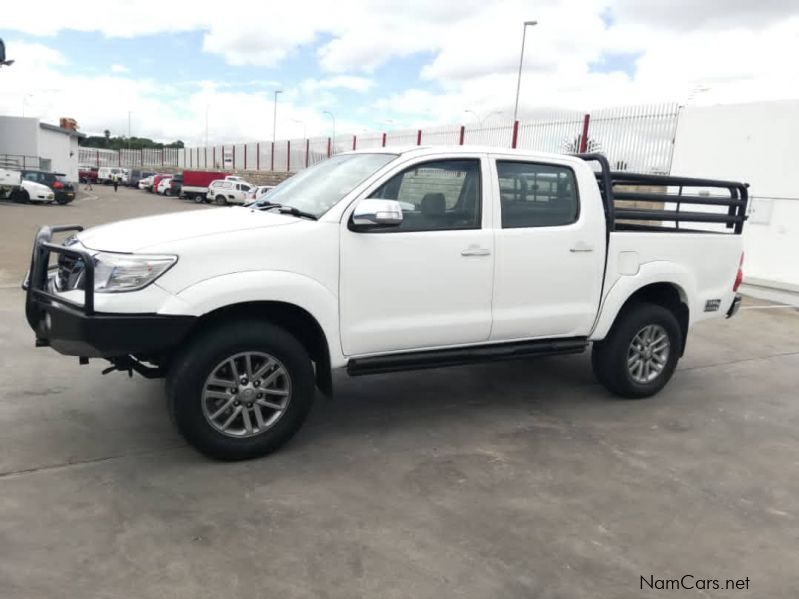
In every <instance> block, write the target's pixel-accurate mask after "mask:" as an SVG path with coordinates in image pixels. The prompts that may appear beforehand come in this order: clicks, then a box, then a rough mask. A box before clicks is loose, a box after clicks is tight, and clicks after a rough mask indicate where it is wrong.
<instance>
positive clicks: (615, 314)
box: [589, 275, 693, 355]
mask: <svg viewBox="0 0 799 599" xmlns="http://www.w3.org/2000/svg"><path fill="white" fill-rule="evenodd" d="M636 278H637V277H636ZM621 281H622V282H624V283H626V284H624V283H623V284H621V285H620V284H619V283H617V284H616V285H614V286H613V288H612V289H611V290H610V291H609V292H608V294H607V296H606V298H605V301H604V302H603V305H602V309H601V312H600V314H599V317H598V319H597V322H596V324H595V326H594V330H593V331H592V333H591V335H590V337H589V338H590V339H591V340H601V339H604V338H605V337H606V336H607V334H608V333H609V332H610V330H611V329H612V328H613V325H614V324H615V323H616V322H618V320H619V318H621V317H622V316H623V315H624V314H625V313H626V311H627V310H628V309H629V308H630V306H632V305H634V304H636V303H640V302H648V303H653V304H657V305H660V306H663V307H664V308H666V309H668V310H670V311H671V312H672V313H673V314H674V315H675V317H676V318H677V322H678V323H679V325H680V333H681V335H682V347H681V348H680V355H682V354H683V353H684V352H685V347H686V342H687V338H688V328H689V326H690V323H691V310H690V306H691V297H692V292H691V289H692V288H693V286H692V284H691V280H690V279H689V278H687V277H685V276H674V275H672V276H668V277H665V276H660V277H657V278H654V280H653V279H652V278H650V277H646V278H645V279H643V280H640V281H637V282H638V285H632V284H630V281H625V279H621Z"/></svg>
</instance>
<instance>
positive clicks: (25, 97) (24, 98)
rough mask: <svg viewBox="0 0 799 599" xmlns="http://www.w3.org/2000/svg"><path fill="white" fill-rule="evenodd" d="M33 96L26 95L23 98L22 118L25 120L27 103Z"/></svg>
mask: <svg viewBox="0 0 799 599" xmlns="http://www.w3.org/2000/svg"><path fill="white" fill-rule="evenodd" d="M32 97H33V94H25V95H23V96H22V118H25V101H26V100H27V99H28V98H32Z"/></svg>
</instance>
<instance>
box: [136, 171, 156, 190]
mask: <svg viewBox="0 0 799 599" xmlns="http://www.w3.org/2000/svg"><path fill="white" fill-rule="evenodd" d="M154 178H155V175H150V176H149V177H145V178H144V179H139V189H144V190H146V191H150V190H152V188H153V179H154Z"/></svg>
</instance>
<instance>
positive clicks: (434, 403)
mask: <svg viewBox="0 0 799 599" xmlns="http://www.w3.org/2000/svg"><path fill="white" fill-rule="evenodd" d="M334 393H335V394H334V396H333V398H330V399H329V398H326V397H325V396H323V395H321V394H317V400H316V404H315V407H314V410H313V412H312V414H311V416H310V418H309V420H308V422H307V423H306V425H305V427H304V428H303V429H302V430H301V431H300V433H299V434H298V437H297V439H296V440H295V441H294V442H293V444H303V445H304V444H306V443H309V444H310V443H318V442H320V441H321V442H324V441H331V440H334V439H336V438H339V437H347V436H352V437H358V436H360V435H363V434H376V433H380V432H385V431H387V430H394V429H399V428H404V429H413V428H414V427H418V428H420V429H429V428H431V427H442V426H450V427H452V426H457V425H458V424H467V423H469V422H471V421H473V420H474V419H475V418H483V419H485V420H486V421H490V420H493V419H495V418H502V419H507V418H508V414H509V413H511V414H515V415H525V414H528V415H529V414H530V413H531V412H546V411H549V410H552V409H556V408H559V407H567V408H568V409H569V410H572V409H574V408H575V407H576V408H579V406H580V405H591V404H593V405H596V404H597V402H612V401H616V398H615V397H613V396H612V395H610V394H609V393H608V392H606V391H605V390H604V388H602V387H601V386H600V385H599V384H598V383H597V382H596V381H595V379H594V377H593V374H592V372H591V367H590V360H589V354H588V353H586V354H584V355H578V356H553V357H542V358H527V359H519V360H512V361H508V362H496V363H490V364H480V365H472V366H460V367H451V368H441V369H435V370H422V371H413V372H403V373H394V374H384V375H372V376H364V377H356V378H351V377H348V376H347V375H346V374H338V375H336V376H335V377H334Z"/></svg>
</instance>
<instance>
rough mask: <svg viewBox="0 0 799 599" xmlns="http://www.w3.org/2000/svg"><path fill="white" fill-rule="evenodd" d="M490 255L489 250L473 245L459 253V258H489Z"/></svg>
mask: <svg viewBox="0 0 799 599" xmlns="http://www.w3.org/2000/svg"><path fill="white" fill-rule="evenodd" d="M490 255H491V250H487V249H486V248H481V247H477V246H475V245H470V246H469V247H467V248H466V249H465V250H463V251H461V256H490Z"/></svg>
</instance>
